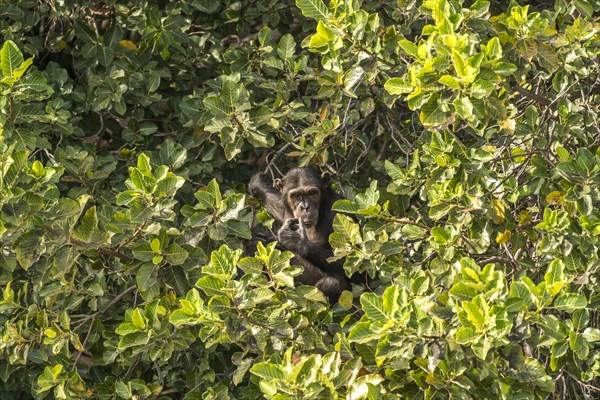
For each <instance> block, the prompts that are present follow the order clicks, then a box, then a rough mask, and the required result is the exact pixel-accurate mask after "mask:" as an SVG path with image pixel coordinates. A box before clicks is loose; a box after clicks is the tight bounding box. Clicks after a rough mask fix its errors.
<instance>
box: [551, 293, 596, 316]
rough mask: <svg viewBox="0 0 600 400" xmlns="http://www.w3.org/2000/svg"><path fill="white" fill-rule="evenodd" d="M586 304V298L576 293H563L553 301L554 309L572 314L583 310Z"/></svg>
mask: <svg viewBox="0 0 600 400" xmlns="http://www.w3.org/2000/svg"><path fill="white" fill-rule="evenodd" d="M587 304H588V302H587V300H586V298H585V297H584V296H582V295H580V294H576V293H565V294H562V295H560V296H558V297H557V298H556V299H555V300H554V304H553V305H554V308H556V309H557V310H560V311H567V312H573V311H575V310H579V309H582V308H585V307H586V306H587Z"/></svg>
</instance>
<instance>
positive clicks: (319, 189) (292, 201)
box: [274, 168, 329, 228]
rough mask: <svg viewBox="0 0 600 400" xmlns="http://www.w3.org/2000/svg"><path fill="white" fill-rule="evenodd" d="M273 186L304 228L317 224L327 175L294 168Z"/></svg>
mask: <svg viewBox="0 0 600 400" xmlns="http://www.w3.org/2000/svg"><path fill="white" fill-rule="evenodd" d="M274 184H275V186H276V187H277V189H279V190H280V191H281V192H282V199H283V200H284V202H285V205H286V206H287V208H288V209H289V210H290V211H291V212H292V213H293V215H294V218H298V219H299V220H302V224H303V225H304V226H305V227H306V228H310V227H313V226H315V225H316V224H317V222H318V221H319V208H320V207H321V201H322V197H323V195H324V193H325V190H326V189H327V185H328V184H329V174H327V173H325V174H321V173H320V172H319V171H318V170H317V169H315V168H296V169H293V170H291V171H289V172H288V173H287V174H286V176H285V177H284V178H283V179H276V180H275V181H274Z"/></svg>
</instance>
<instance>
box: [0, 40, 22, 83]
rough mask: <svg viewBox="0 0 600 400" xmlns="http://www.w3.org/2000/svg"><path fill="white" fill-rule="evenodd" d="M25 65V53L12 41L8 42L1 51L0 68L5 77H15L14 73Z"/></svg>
mask: <svg viewBox="0 0 600 400" xmlns="http://www.w3.org/2000/svg"><path fill="white" fill-rule="evenodd" d="M21 64H23V53H21V50H19V47H17V45H16V44H15V42H13V41H12V40H7V41H6V42H4V45H3V46H2V50H0V68H1V69H2V75H3V76H5V77H6V76H10V77H12V76H13V73H14V71H15V70H16V69H17V68H19V67H20V66H21Z"/></svg>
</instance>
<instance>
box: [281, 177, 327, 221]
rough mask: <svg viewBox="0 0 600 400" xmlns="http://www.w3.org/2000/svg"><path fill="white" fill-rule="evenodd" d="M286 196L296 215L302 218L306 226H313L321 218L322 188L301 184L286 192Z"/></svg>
mask: <svg viewBox="0 0 600 400" xmlns="http://www.w3.org/2000/svg"><path fill="white" fill-rule="evenodd" d="M285 198H286V201H287V203H288V206H289V207H290V209H291V210H292V211H293V212H294V217H296V218H298V219H301V220H302V223H303V224H304V226H305V227H311V226H313V225H315V224H316V223H317V221H318V220H319V205H320V204H321V190H320V189H319V188H318V187H316V186H299V187H297V188H294V189H291V190H288V191H286V192H285Z"/></svg>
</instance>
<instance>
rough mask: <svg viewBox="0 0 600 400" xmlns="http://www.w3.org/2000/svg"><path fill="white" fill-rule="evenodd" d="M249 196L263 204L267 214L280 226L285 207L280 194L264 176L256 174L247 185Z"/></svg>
mask: <svg viewBox="0 0 600 400" xmlns="http://www.w3.org/2000/svg"><path fill="white" fill-rule="evenodd" d="M248 191H249V192H250V194H251V195H252V196H254V197H256V198H257V199H259V200H260V201H262V202H263V204H264V205H265V207H266V209H267V211H268V212H269V214H271V215H272V216H273V218H275V220H276V221H277V222H279V223H280V224H281V223H283V220H284V217H285V205H284V204H283V200H282V198H281V192H280V191H279V190H277V189H275V188H274V187H273V184H271V183H269V181H268V177H267V176H266V175H265V174H256V175H254V176H253V177H252V179H250V183H248Z"/></svg>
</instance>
